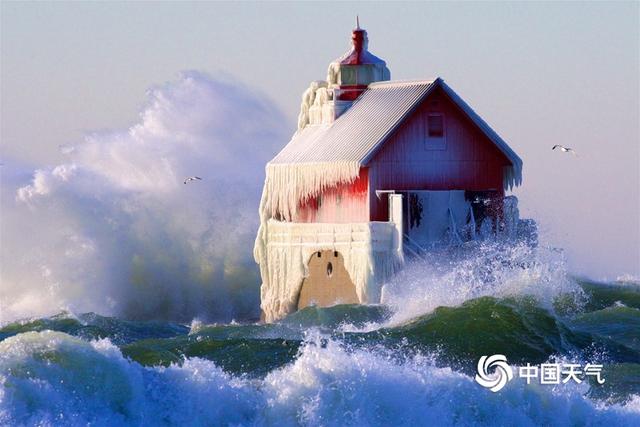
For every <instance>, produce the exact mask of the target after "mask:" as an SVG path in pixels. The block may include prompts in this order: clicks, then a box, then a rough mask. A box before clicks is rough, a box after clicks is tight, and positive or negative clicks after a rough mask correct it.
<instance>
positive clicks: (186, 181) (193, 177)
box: [183, 176, 202, 184]
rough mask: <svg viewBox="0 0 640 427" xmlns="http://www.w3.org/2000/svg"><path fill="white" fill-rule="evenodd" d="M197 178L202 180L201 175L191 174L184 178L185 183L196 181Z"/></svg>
mask: <svg viewBox="0 0 640 427" xmlns="http://www.w3.org/2000/svg"><path fill="white" fill-rule="evenodd" d="M196 180H198V181H202V178H200V177H199V176H190V177H189V178H187V179H185V180H184V182H183V184H186V183H188V182H191V181H196Z"/></svg>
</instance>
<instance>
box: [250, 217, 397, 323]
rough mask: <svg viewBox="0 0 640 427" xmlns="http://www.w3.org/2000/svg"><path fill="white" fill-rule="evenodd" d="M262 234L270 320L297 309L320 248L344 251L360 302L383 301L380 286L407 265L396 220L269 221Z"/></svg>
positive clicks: (259, 249) (259, 244) (260, 253)
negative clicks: (399, 245)
mask: <svg viewBox="0 0 640 427" xmlns="http://www.w3.org/2000/svg"><path fill="white" fill-rule="evenodd" d="M261 231H262V233H263V237H264V238H262V239H261V238H260V236H258V240H257V241H256V247H255V252H254V254H255V256H256V261H257V262H258V263H259V264H260V270H261V274H262V280H263V283H262V287H261V289H260V293H261V300H262V305H261V308H262V311H263V313H264V320H265V321H267V322H272V321H275V320H278V319H280V318H282V317H284V316H286V315H287V314H289V313H291V312H293V311H295V310H296V308H297V303H298V296H299V293H300V289H301V287H302V280H303V279H304V277H306V276H307V275H308V270H307V265H308V261H309V258H310V257H311V256H312V255H313V254H314V253H315V252H317V251H320V250H333V251H338V252H340V254H341V255H342V256H343V258H344V265H345V268H346V270H347V271H348V272H349V276H350V278H351V281H352V282H353V284H354V285H355V288H356V294H357V296H358V300H359V302H360V303H372V302H374V303H375V302H379V299H380V288H381V286H382V284H383V282H384V281H385V280H387V279H388V278H390V277H391V276H392V275H393V274H394V273H395V272H396V271H397V270H398V269H399V268H400V266H401V265H402V254H401V253H400V252H398V251H397V250H396V247H395V246H396V245H397V241H396V240H397V239H394V233H395V226H394V224H393V223H390V222H369V223H353V224H323V223H291V222H282V221H276V220H273V219H271V220H269V221H267V222H266V223H265V224H263V230H261Z"/></svg>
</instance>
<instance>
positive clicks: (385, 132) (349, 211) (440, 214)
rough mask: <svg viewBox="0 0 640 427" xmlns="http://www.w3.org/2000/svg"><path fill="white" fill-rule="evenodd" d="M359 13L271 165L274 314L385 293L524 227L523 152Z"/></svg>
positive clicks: (265, 248)
mask: <svg viewBox="0 0 640 427" xmlns="http://www.w3.org/2000/svg"><path fill="white" fill-rule="evenodd" d="M390 78H391V73H390V71H389V68H388V67H387V64H386V62H385V61H384V60H383V59H380V58H379V57H377V56H375V55H374V54H372V53H371V52H370V51H369V42H368V35H367V32H366V31H365V30H364V29H363V28H361V27H360V25H359V22H357V23H356V27H355V28H354V29H353V31H352V33H351V46H350V48H349V50H348V51H347V52H346V53H345V54H344V55H342V56H340V57H339V58H338V59H336V60H334V61H332V62H331V63H330V64H329V67H328V71H327V78H326V80H316V81H312V82H311V84H310V85H309V88H308V89H307V90H306V91H305V92H304V93H303V96H302V102H301V106H300V114H299V116H298V128H297V130H296V132H295V133H294V135H293V136H292V138H291V140H290V141H289V143H288V144H286V145H285V146H284V147H283V149H282V150H281V151H280V152H279V153H278V154H277V155H276V156H275V157H274V158H273V159H272V160H271V161H270V162H268V163H267V165H266V168H265V172H266V177H265V184H264V188H263V194H262V199H261V203H260V229H259V231H258V235H257V237H256V244H255V247H254V256H255V259H256V262H257V263H258V264H259V266H260V273H261V278H262V286H261V309H262V313H263V319H264V320H265V321H267V322H271V321H275V320H278V319H280V318H282V317H284V316H286V315H287V314H289V313H291V312H293V311H296V310H299V309H301V308H304V307H306V306H309V305H317V306H330V305H335V304H353V303H360V304H365V303H379V302H381V296H382V288H383V286H384V284H385V282H387V281H388V280H389V279H390V278H391V277H392V276H393V275H394V274H395V273H396V272H397V271H399V269H401V268H402V267H403V266H404V264H405V262H406V261H407V260H408V259H409V258H416V257H420V254H421V253H423V252H424V251H427V250H429V248H434V247H437V246H442V245H459V244H462V243H464V242H467V241H470V240H476V239H480V238H488V237H490V236H493V237H499V236H506V235H516V234H518V233H521V232H523V230H524V229H525V228H526V227H527V224H528V223H527V222H526V221H523V220H520V219H519V217H518V208H517V199H515V197H514V196H506V192H507V191H509V190H510V189H512V188H513V187H514V186H517V185H520V184H521V182H522V160H521V159H520V158H519V157H518V155H517V154H516V153H515V152H514V151H513V150H512V149H511V148H510V147H509V146H508V145H507V143H506V142H505V141H504V140H502V138H500V136H498V134H497V133H496V132H495V131H494V130H493V129H491V128H490V127H489V125H488V124H487V123H486V122H485V121H484V120H482V118H480V116H478V115H477V114H476V113H475V112H474V110H473V109H472V108H471V107H470V106H469V105H468V104H467V103H465V101H464V100H462V98H461V97H460V96H458V94H456V93H455V92H454V91H453V89H451V87H449V86H448V85H447V84H446V83H445V82H444V80H443V79H442V78H439V77H438V78H435V79H423V80H411V81H392V80H390Z"/></svg>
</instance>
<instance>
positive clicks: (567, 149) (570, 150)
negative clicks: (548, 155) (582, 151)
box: [552, 144, 578, 156]
mask: <svg viewBox="0 0 640 427" xmlns="http://www.w3.org/2000/svg"><path fill="white" fill-rule="evenodd" d="M556 148H558V149H560V151H562V152H563V153H571V154H573V155H574V156H577V155H578V153H576V152H575V150H574V149H573V148H569V147H565V146H564V145H560V144H556V145H554V146H553V148H552V150H555V149H556Z"/></svg>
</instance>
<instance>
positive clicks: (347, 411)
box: [0, 332, 640, 426]
mask: <svg viewBox="0 0 640 427" xmlns="http://www.w3.org/2000/svg"><path fill="white" fill-rule="evenodd" d="M0 384H1V385H2V387H1V388H0V425H43V426H47V425H86V424H88V423H91V424H92V425H98V426H118V425H220V424H225V425H279V426H282V425H285V426H286V425H326V426H333V425H335V426H343V425H391V424H393V425H424V424H438V425H469V424H473V425H520V426H529V425H530V426H533V425H540V424H546V425H549V424H553V425H585V424H588V425H616V426H625V425H629V426H631V425H637V422H638V420H639V419H640V397H633V398H631V400H630V401H629V402H627V403H626V404H611V405H605V404H604V403H601V402H598V401H594V400H591V399H589V398H588V397H586V396H585V391H586V387H585V386H584V385H581V386H575V385H574V386H571V385H562V386H557V387H555V388H552V387H547V386H533V385H531V386H526V385H525V384H524V382H522V381H512V382H510V383H508V384H507V386H506V387H505V388H504V389H503V390H501V391H500V392H498V393H492V392H490V391H488V390H486V389H484V388H482V387H480V386H479V385H478V384H476V383H475V382H474V380H473V379H472V378H471V377H469V376H467V375H464V374H461V373H458V372H455V371H452V370H451V369H450V368H440V367H436V366H434V364H433V363H432V360H431V359H430V358H429V357H424V356H415V357H413V358H410V359H408V360H404V361H398V360H395V359H394V358H393V357H391V355H390V354H388V353H385V352H384V351H382V350H380V351H370V350H367V351H365V350H350V351H347V350H345V349H344V348H343V347H341V345H340V344H338V343H337V342H334V341H331V340H320V339H318V337H315V338H312V339H309V340H308V342H307V343H306V345H305V346H304V347H303V349H302V350H301V354H300V356H299V357H298V358H297V359H296V360H295V361H294V362H292V363H291V364H289V365H287V366H285V367H283V368H281V369H279V370H276V371H273V372H271V373H270V374H268V375H267V376H266V377H265V378H264V379H253V380H252V379H248V378H244V377H234V376H231V375H229V374H227V373H225V372H223V371H222V370H221V369H220V368H218V367H217V366H216V365H215V364H214V363H212V362H210V361H206V360H201V359H190V360H187V361H185V363H184V364H183V365H182V366H176V365H172V366H170V367H168V368H162V367H154V368H144V367H142V366H140V365H138V364H137V363H135V362H131V361H129V360H127V359H125V358H123V357H122V355H121V354H120V352H119V350H118V348H117V347H115V346H114V345H112V344H111V343H110V342H109V341H108V340H102V341H94V342H91V343H88V342H85V341H81V340H80V339H77V338H74V337H70V336H68V335H65V334H63V333H59V332H29V333H24V334H20V335H17V336H14V337H11V338H8V339H6V340H4V341H2V342H0Z"/></svg>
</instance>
